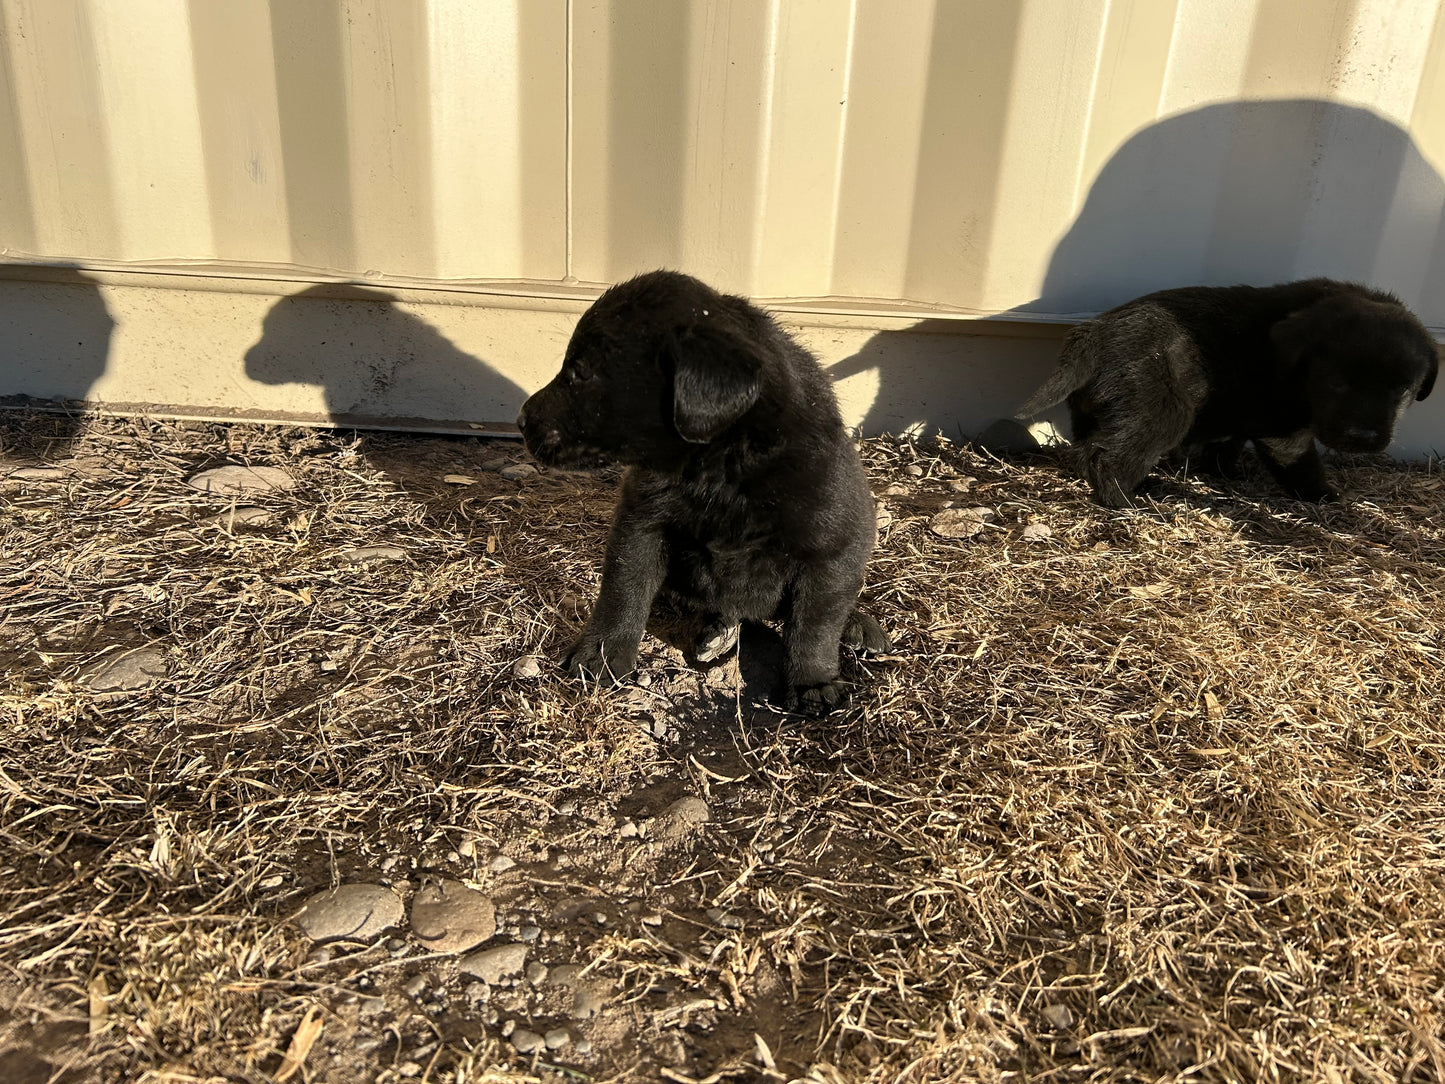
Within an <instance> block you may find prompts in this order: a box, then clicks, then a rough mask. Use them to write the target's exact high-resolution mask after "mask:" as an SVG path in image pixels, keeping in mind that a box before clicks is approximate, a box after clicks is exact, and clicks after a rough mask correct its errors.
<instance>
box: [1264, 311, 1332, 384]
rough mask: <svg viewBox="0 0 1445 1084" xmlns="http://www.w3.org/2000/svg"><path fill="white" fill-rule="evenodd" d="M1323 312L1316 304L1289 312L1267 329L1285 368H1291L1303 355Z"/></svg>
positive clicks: (1314, 335)
mask: <svg viewBox="0 0 1445 1084" xmlns="http://www.w3.org/2000/svg"><path fill="white" fill-rule="evenodd" d="M1323 317H1324V313H1323V312H1320V311H1317V306H1316V305H1310V306H1309V307H1307V308H1303V309H1299V310H1298V311H1296V312H1292V313H1290V314H1289V315H1288V316H1286V317H1285V318H1284V319H1283V320H1280V321H1279V322H1278V323H1276V324H1275V325H1274V326H1273V327H1271V328H1270V329H1269V338H1270V342H1272V343H1274V352H1275V356H1276V357H1278V358H1279V360H1280V364H1282V365H1283V366H1284V367H1285V368H1286V369H1293V368H1294V367H1295V366H1297V365H1298V364H1299V363H1300V359H1301V358H1303V357H1304V353H1305V348H1306V347H1307V346H1308V345H1309V342H1310V340H1311V339H1313V338H1315V337H1316V336H1317V333H1318V330H1319V325H1320V324H1321V323H1322V322H1323Z"/></svg>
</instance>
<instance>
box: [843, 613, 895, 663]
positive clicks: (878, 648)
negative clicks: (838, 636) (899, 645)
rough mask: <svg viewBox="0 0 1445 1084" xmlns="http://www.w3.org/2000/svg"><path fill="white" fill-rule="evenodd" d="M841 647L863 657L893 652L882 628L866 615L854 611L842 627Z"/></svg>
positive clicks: (891, 645)
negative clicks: (863, 655) (858, 653)
mask: <svg viewBox="0 0 1445 1084" xmlns="http://www.w3.org/2000/svg"><path fill="white" fill-rule="evenodd" d="M843 646H844V647H851V648H852V649H853V650H854V651H859V652H862V653H863V654H865V655H882V654H885V653H887V652H889V651H892V650H893V644H892V642H891V641H890V640H889V639H888V634H887V633H886V632H884V631H883V626H882V625H880V624H878V622H877V620H875V619H874V618H872V617H870V616H869V615H868V614H860V613H858V612H857V611H856V610H855V611H854V612H853V616H852V617H850V618H848V623H847V624H846V625H844V626H843Z"/></svg>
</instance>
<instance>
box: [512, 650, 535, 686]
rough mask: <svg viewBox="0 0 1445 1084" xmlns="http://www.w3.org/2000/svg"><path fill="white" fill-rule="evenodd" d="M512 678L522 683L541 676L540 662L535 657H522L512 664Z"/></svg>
mask: <svg viewBox="0 0 1445 1084" xmlns="http://www.w3.org/2000/svg"><path fill="white" fill-rule="evenodd" d="M512 676H513V677H516V678H519V679H521V680H522V681H530V680H532V679H533V678H539V677H541V676H542V660H541V659H539V658H537V656H536V655H523V656H522V657H521V658H520V659H518V660H517V661H516V662H515V663H513V664H512Z"/></svg>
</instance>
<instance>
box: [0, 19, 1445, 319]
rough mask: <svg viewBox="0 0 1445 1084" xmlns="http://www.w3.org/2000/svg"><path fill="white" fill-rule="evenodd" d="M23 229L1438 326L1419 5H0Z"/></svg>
mask: <svg viewBox="0 0 1445 1084" xmlns="http://www.w3.org/2000/svg"><path fill="white" fill-rule="evenodd" d="M0 11H3V15H4V22H3V49H4V51H3V60H4V63H3V68H4V76H5V84H4V88H3V90H4V93H3V95H0V240H3V244H4V247H5V249H6V251H7V253H8V254H9V255H10V256H11V257H12V258H13V257H20V256H36V257H41V258H45V259H64V260H76V261H88V260H94V261H107V262H126V263H132V262H139V263H151V262H159V263H173V262H177V261H216V262H219V263H223V264H231V265H246V266H253V267H254V266H260V267H282V268H287V269H293V270H299V271H303V272H304V271H307V270H321V271H327V272H334V273H340V274H343V275H347V276H355V277H361V276H367V275H377V274H380V275H383V276H388V277H392V276H395V277H407V278H422V279H535V280H540V281H551V282H555V281H563V280H567V279H574V280H581V281H583V282H610V281H613V280H616V279H618V278H620V277H623V276H626V275H628V274H630V273H632V272H635V271H637V270H639V269H644V268H648V267H652V266H656V265H659V264H670V265H674V266H683V267H687V268H689V269H693V270H696V271H697V272H698V273H700V274H702V275H705V276H708V277H710V278H713V279H716V280H718V281H720V282H722V283H724V284H725V285H727V286H729V287H732V288H734V289H737V290H741V291H744V292H747V293H751V294H754V295H759V296H765V297H805V296H806V297H812V296H822V295H837V296H842V297H858V298H894V299H905V300H909V301H914V302H921V303H925V304H942V305H947V306H953V307H957V308H960V309H966V310H977V311H982V312H996V311H1001V310H1008V309H1014V308H1016V307H1019V306H1032V307H1034V308H1036V309H1044V310H1049V311H1055V312H1058V311H1064V312H1072V311H1076V310H1078V309H1089V308H1096V307H1098V305H1100V304H1103V303H1105V302H1107V301H1110V300H1113V299H1115V298H1116V297H1117V296H1118V295H1119V294H1120V293H1121V292H1123V293H1127V292H1131V291H1134V290H1138V289H1145V288H1149V287H1152V286H1155V285H1158V284H1160V283H1161V282H1164V281H1169V282H1178V281H1223V280H1236V279H1256V280H1258V279H1276V278H1283V277H1288V276H1291V275H1296V274H1303V273H1312V272H1314V271H1331V272H1335V273H1339V274H1348V275H1353V276H1357V277H1362V278H1368V279H1372V280H1375V281H1379V282H1384V283H1386V284H1388V285H1391V286H1394V287H1395V288H1397V289H1399V290H1400V291H1401V292H1403V293H1404V294H1406V295H1407V298H1408V300H1410V301H1412V302H1414V303H1415V304H1416V305H1417V306H1419V307H1420V308H1421V309H1422V310H1424V312H1425V315H1426V316H1427V318H1428V319H1430V320H1431V321H1432V322H1433V323H1436V324H1445V233H1442V230H1441V207H1442V203H1445V196H1442V193H1445V188H1442V184H1441V180H1440V173H1441V170H1442V167H1445V79H1442V75H1441V72H1442V67H1445V18H1442V17H1441V11H1440V5H1439V4H1438V3H1437V2H1436V0H1309V2H1302V0H1113V2H1109V0H968V2H964V0H939V2H937V3H930V2H927V0H736V2H729V0H572V2H570V3H569V2H568V0H485V2H477V0H270V2H269V3H268V2H266V0H190V2H187V0H3V3H0Z"/></svg>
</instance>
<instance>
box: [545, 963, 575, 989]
mask: <svg viewBox="0 0 1445 1084" xmlns="http://www.w3.org/2000/svg"><path fill="white" fill-rule="evenodd" d="M581 975H582V968H580V967H579V966H577V965H576V964H558V965H557V966H556V967H554V968H552V969H551V970H549V971H548V972H547V981H548V982H550V983H551V984H552V985H553V986H576V985H577V980H578V978H580V977H581Z"/></svg>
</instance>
